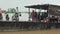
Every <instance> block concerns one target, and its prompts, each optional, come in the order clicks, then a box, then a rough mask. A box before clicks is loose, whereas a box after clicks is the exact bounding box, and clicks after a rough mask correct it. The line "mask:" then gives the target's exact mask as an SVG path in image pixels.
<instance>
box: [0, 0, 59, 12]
mask: <svg viewBox="0 0 60 34" xmlns="http://www.w3.org/2000/svg"><path fill="white" fill-rule="evenodd" d="M37 4H54V5H60V0H0V8H2V9H8V8H15V7H17V6H18V7H19V11H26V8H25V7H24V6H27V5H37Z"/></svg>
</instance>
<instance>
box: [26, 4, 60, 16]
mask: <svg viewBox="0 0 60 34" xmlns="http://www.w3.org/2000/svg"><path fill="white" fill-rule="evenodd" d="M25 8H34V9H43V10H49V8H50V10H51V11H50V10H49V14H51V15H57V16H58V15H60V11H58V10H60V6H58V5H52V4H42V5H31V6H25ZM55 9H56V10H55Z"/></svg>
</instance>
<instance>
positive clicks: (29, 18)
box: [28, 8, 30, 21]
mask: <svg viewBox="0 0 60 34" xmlns="http://www.w3.org/2000/svg"><path fill="white" fill-rule="evenodd" d="M28 10H29V21H30V8H28Z"/></svg>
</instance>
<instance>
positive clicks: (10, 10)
mask: <svg viewBox="0 0 60 34" xmlns="http://www.w3.org/2000/svg"><path fill="white" fill-rule="evenodd" d="M2 11H3V13H16V9H15V8H9V9H8V11H6V10H2Z"/></svg>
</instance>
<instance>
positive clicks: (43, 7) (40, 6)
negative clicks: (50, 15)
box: [25, 4, 48, 10]
mask: <svg viewBox="0 0 60 34" xmlns="http://www.w3.org/2000/svg"><path fill="white" fill-rule="evenodd" d="M25 7H26V8H34V9H44V10H47V9H48V5H47V4H44V5H31V6H25Z"/></svg>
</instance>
